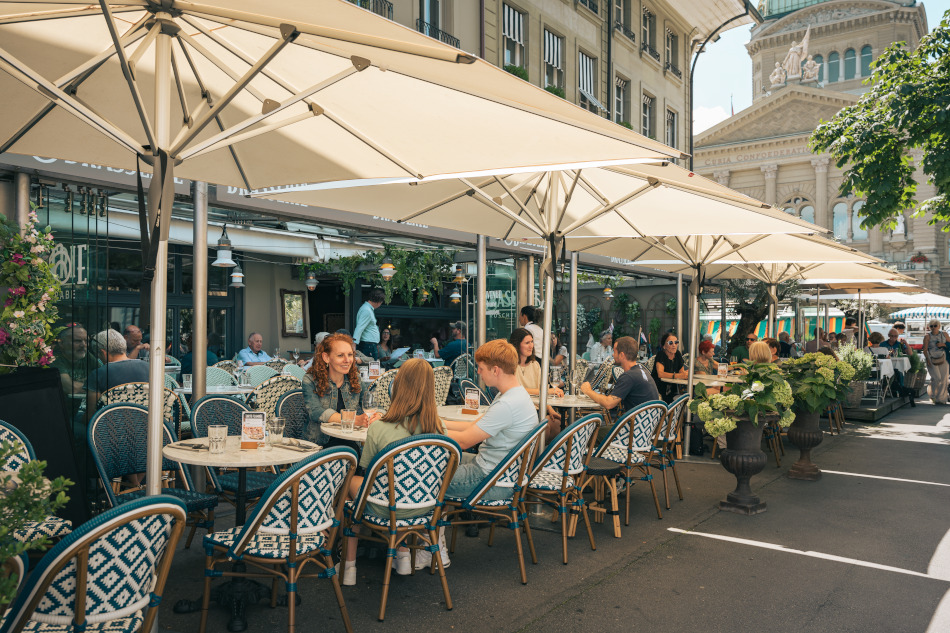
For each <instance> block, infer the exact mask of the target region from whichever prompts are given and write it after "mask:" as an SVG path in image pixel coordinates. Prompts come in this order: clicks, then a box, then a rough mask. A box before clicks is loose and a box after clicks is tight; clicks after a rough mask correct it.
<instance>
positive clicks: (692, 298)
mask: <svg viewBox="0 0 950 633" xmlns="http://www.w3.org/2000/svg"><path fill="white" fill-rule="evenodd" d="M700 279H702V269H701V268H699V267H697V268H696V274H695V275H694V276H693V280H692V282H690V284H689V302H690V305H689V315H690V319H689V350H690V352H689V371H688V372H687V376H686V393H687V394H689V396H690V397H692V394H693V377H694V375H695V367H696V354H697V352H696V350H698V349H699V341H698V340H697V339H698V338H699V293H700V292H701V288H700V286H699V280H700ZM657 353H659V352H657ZM691 421H692V414H691V412H690V411H689V409H687V410H686V422H687V424H686V425H685V426H684V429H683V450H685V451H686V452H689V436H690V430H691V429H690V425H689V424H688V423H689V422H691Z"/></svg>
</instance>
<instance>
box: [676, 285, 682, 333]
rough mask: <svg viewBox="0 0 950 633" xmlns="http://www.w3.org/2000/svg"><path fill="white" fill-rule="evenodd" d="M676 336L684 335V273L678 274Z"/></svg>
mask: <svg viewBox="0 0 950 633" xmlns="http://www.w3.org/2000/svg"><path fill="white" fill-rule="evenodd" d="M676 336H679V337H682V336H683V275H682V274H680V275H676Z"/></svg>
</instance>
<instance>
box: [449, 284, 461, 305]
mask: <svg viewBox="0 0 950 633" xmlns="http://www.w3.org/2000/svg"><path fill="white" fill-rule="evenodd" d="M449 299H451V300H452V303H458V302H459V301H461V300H462V293H460V292H459V287H458V286H455V290H453V291H452V294H450V295H449Z"/></svg>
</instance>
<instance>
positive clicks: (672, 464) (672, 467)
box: [669, 456, 683, 501]
mask: <svg viewBox="0 0 950 633" xmlns="http://www.w3.org/2000/svg"><path fill="white" fill-rule="evenodd" d="M669 462H670V470H672V471H673V481H675V482H676V492H677V494H679V496H680V501H682V500H683V489H682V488H681V487H680V476H679V474H678V473H677V472H676V461H675V460H674V459H673V458H672V456H670V460H669Z"/></svg>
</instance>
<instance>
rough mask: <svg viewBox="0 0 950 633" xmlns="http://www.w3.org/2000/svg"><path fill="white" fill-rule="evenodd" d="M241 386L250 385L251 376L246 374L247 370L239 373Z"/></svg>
mask: <svg viewBox="0 0 950 633" xmlns="http://www.w3.org/2000/svg"><path fill="white" fill-rule="evenodd" d="M240 382H241V386H242V387H248V386H250V384H251V375H250V374H249V373H247V370H242V371H241V381H240Z"/></svg>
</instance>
